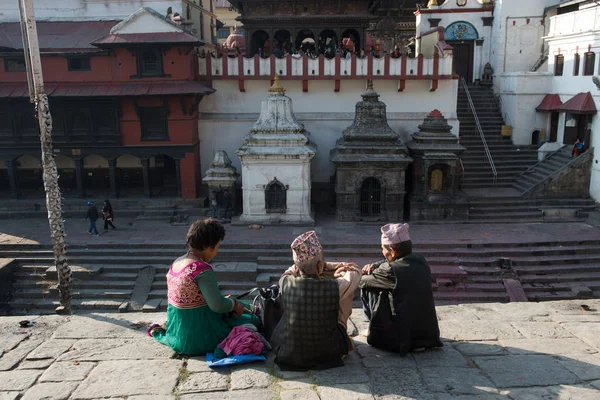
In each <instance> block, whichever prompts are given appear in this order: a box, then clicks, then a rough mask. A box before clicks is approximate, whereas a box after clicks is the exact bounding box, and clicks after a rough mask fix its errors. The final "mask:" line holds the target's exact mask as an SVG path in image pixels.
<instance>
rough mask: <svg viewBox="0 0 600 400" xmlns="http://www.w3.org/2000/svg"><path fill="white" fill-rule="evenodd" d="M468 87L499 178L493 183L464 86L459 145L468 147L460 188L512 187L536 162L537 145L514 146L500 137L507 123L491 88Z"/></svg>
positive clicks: (459, 109) (460, 98)
mask: <svg viewBox="0 0 600 400" xmlns="http://www.w3.org/2000/svg"><path fill="white" fill-rule="evenodd" d="M468 88H469V92H470V94H471V98H472V100H473V104H474V106H475V109H476V111H477V116H478V118H479V122H480V124H481V128H482V130H483V133H484V136H485V139H486V142H487V144H488V147H489V150H490V153H491V155H492V159H493V161H494V164H495V167H496V171H497V173H498V175H497V180H496V183H495V184H494V181H493V174H492V169H491V167H490V164H489V162H488V159H487V157H486V154H485V149H484V146H483V143H482V141H481V137H480V135H479V132H478V130H477V125H476V122H475V118H474V117H473V114H472V112H471V108H470V106H469V102H468V99H467V95H466V93H465V90H464V88H463V86H462V85H461V86H460V88H459V91H458V104H457V115H458V119H459V121H460V144H462V145H463V146H465V147H466V148H467V150H466V151H465V152H464V153H463V155H462V156H461V159H462V162H463V165H464V174H463V178H462V182H461V189H480V188H493V187H497V188H509V187H511V186H512V184H513V182H514V180H515V178H516V177H517V176H518V175H519V174H521V173H522V172H524V171H525V170H527V169H528V168H529V167H531V166H532V165H534V164H535V163H536V162H537V150H536V148H535V146H515V145H513V144H512V142H511V141H510V140H509V139H504V138H503V137H502V136H501V135H500V132H501V130H502V125H503V124H504V120H503V117H502V113H501V111H500V108H499V106H498V103H497V101H496V98H495V96H494V93H493V91H492V89H491V88H487V87H484V86H477V85H468Z"/></svg>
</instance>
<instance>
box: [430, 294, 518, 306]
mask: <svg viewBox="0 0 600 400" xmlns="http://www.w3.org/2000/svg"><path fill="white" fill-rule="evenodd" d="M433 298H434V300H435V302H436V304H438V301H450V302H461V303H462V302H464V301H465V300H470V301H478V302H479V301H486V302H490V303H491V302H498V303H507V302H508V300H509V299H508V294H506V293H500V292H497V293H493V292H476V291H473V292H450V291H436V292H434V293H433ZM450 304H452V303H450Z"/></svg>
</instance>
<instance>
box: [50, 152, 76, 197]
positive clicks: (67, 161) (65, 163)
mask: <svg viewBox="0 0 600 400" xmlns="http://www.w3.org/2000/svg"><path fill="white" fill-rule="evenodd" d="M54 161H55V162H56V169H57V170H58V186H60V190H61V192H62V193H64V194H69V193H75V192H77V176H76V174H75V161H73V159H72V158H70V157H67V156H62V155H58V156H56V157H54Z"/></svg>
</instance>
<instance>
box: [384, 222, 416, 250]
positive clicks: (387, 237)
mask: <svg viewBox="0 0 600 400" xmlns="http://www.w3.org/2000/svg"><path fill="white" fill-rule="evenodd" d="M409 240H410V235H409V234H408V224H387V225H384V226H382V227H381V244H385V245H390V244H397V243H402V242H408V241H409Z"/></svg>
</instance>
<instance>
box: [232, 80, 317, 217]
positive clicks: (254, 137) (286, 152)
mask: <svg viewBox="0 0 600 400" xmlns="http://www.w3.org/2000/svg"><path fill="white" fill-rule="evenodd" d="M309 136H310V134H309V133H308V132H307V131H306V130H305V129H304V125H303V124H301V123H299V122H298V121H296V117H295V116H294V113H293V111H292V100H291V99H290V98H289V97H287V96H286V95H285V89H284V88H283V87H282V86H281V84H280V83H279V77H277V76H275V81H274V83H273V86H272V87H271V88H270V89H269V95H268V96H267V97H266V98H265V100H263V102H262V107H261V111H260V116H259V117H258V120H257V121H256V122H255V123H254V124H253V125H252V128H251V129H250V133H249V134H248V135H247V136H246V137H245V138H244V144H243V145H242V147H240V148H239V150H238V151H237V155H238V156H239V158H240V160H241V162H242V192H243V213H242V215H241V216H240V218H239V222H241V223H261V224H278V223H282V224H287V223H289V224H301V225H303V224H307V225H314V217H313V215H312V213H311V202H310V189H311V176H310V162H311V160H312V158H313V157H314V156H315V153H316V146H315V145H314V144H312V143H310V141H309Z"/></svg>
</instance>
